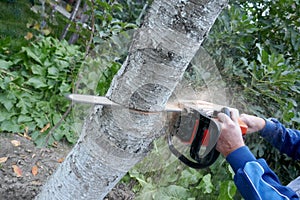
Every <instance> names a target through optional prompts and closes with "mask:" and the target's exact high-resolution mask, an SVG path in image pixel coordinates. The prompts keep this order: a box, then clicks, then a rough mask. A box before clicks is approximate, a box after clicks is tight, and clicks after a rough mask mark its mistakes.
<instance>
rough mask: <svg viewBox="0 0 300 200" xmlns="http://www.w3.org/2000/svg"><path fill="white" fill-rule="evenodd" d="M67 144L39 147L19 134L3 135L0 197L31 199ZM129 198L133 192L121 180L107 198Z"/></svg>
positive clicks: (0, 139) (0, 137) (0, 141)
mask: <svg viewBox="0 0 300 200" xmlns="http://www.w3.org/2000/svg"><path fill="white" fill-rule="evenodd" d="M71 148H72V147H71V146H69V145H68V144H64V143H59V144H57V146H56V147H52V148H37V147H36V146H35V145H34V143H33V142H32V141H31V140H30V139H27V138H25V137H24V136H22V135H18V134H4V133H1V134H0V200H19V199H20V200H21V199H22V200H30V199H34V197H35V196H36V195H37V194H38V192H39V191H40V189H41V186H42V185H43V184H44V183H45V181H46V180H47V178H48V177H49V176H50V175H51V174H52V173H53V172H54V171H55V169H56V168H57V167H58V165H59V164H60V163H61V162H62V161H63V160H64V158H65V156H66V155H67V154H68V153H69V151H70V150H71ZM121 199H124V200H130V199H134V193H133V192H132V191H131V190H130V187H128V186H127V185H124V184H122V183H120V184H118V185H116V187H115V188H114V189H113V190H112V191H111V192H110V193H109V194H108V195H107V197H106V198H105V200H121Z"/></svg>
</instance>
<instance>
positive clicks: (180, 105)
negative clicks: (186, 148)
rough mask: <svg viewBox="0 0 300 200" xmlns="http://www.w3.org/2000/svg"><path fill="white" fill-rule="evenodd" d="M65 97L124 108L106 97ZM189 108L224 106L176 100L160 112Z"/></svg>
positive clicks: (70, 95) (78, 95)
mask: <svg viewBox="0 0 300 200" xmlns="http://www.w3.org/2000/svg"><path fill="white" fill-rule="evenodd" d="M66 97H67V98H68V99H70V100H72V101H74V102H77V103H87V104H99V105H103V106H112V107H124V106H122V105H120V104H117V103H115V102H113V101H111V100H109V99H108V98H107V97H104V96H94V95H83V94H69V95H66ZM186 106H188V107H191V108H194V109H201V110H203V111H204V112H206V111H207V112H209V111H213V110H220V109H222V108H223V107H224V106H221V105H217V104H213V103H210V102H206V101H201V100H178V101H177V102H167V104H166V106H165V108H164V109H163V110H162V111H165V112H181V111H182V110H183V108H184V107H186Z"/></svg>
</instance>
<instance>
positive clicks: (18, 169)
mask: <svg viewBox="0 0 300 200" xmlns="http://www.w3.org/2000/svg"><path fill="white" fill-rule="evenodd" d="M12 168H13V170H14V172H15V174H16V175H17V177H21V176H22V170H21V168H20V167H18V166H17V165H12Z"/></svg>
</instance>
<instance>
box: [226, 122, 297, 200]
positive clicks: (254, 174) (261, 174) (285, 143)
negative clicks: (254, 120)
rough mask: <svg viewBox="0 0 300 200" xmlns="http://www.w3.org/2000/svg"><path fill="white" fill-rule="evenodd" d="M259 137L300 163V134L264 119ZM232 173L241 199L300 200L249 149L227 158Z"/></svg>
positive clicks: (231, 154) (263, 161)
mask: <svg viewBox="0 0 300 200" xmlns="http://www.w3.org/2000/svg"><path fill="white" fill-rule="evenodd" d="M260 133H261V135H262V136H263V137H264V138H265V139H266V140H268V141H269V142H270V143H271V144H272V145H274V146H275V147H276V148H278V149H279V150H280V152H282V153H286V154H287V155H288V156H290V157H292V158H293V159H295V160H300V131H298V130H293V129H288V128H285V127H284V126H283V125H282V124H281V123H280V122H279V121H277V120H276V119H270V120H266V126H265V128H264V129H263V130H261V132H260ZM226 159H227V161H228V162H229V163H230V165H231V167H232V168H233V170H234V172H235V177H234V182H235V184H236V186H237V188H238V190H239V191H240V193H241V194H242V196H243V197H244V199H246V200H247V199H251V200H256V199H262V200H265V199H270V200H271V199H272V200H277V199H299V197H298V196H297V194H296V193H295V192H294V191H293V190H292V189H290V188H289V187H286V186H283V185H281V183H280V181H279V179H278V177H277V175H276V174H275V173H274V172H273V171H272V170H271V169H270V168H269V166H268V164H267V163H266V161H265V160H264V159H256V158H255V156H254V155H253V154H252V153H251V151H250V150H249V149H248V147H246V146H244V147H240V148H239V149H237V150H235V151H233V152H232V153H230V154H229V155H228V156H227V158H226Z"/></svg>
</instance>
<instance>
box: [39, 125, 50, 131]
mask: <svg viewBox="0 0 300 200" xmlns="http://www.w3.org/2000/svg"><path fill="white" fill-rule="evenodd" d="M48 128H50V123H48V124H46V126H44V128H42V129H41V130H40V132H41V133H44V132H45V131H46V130H48Z"/></svg>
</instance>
